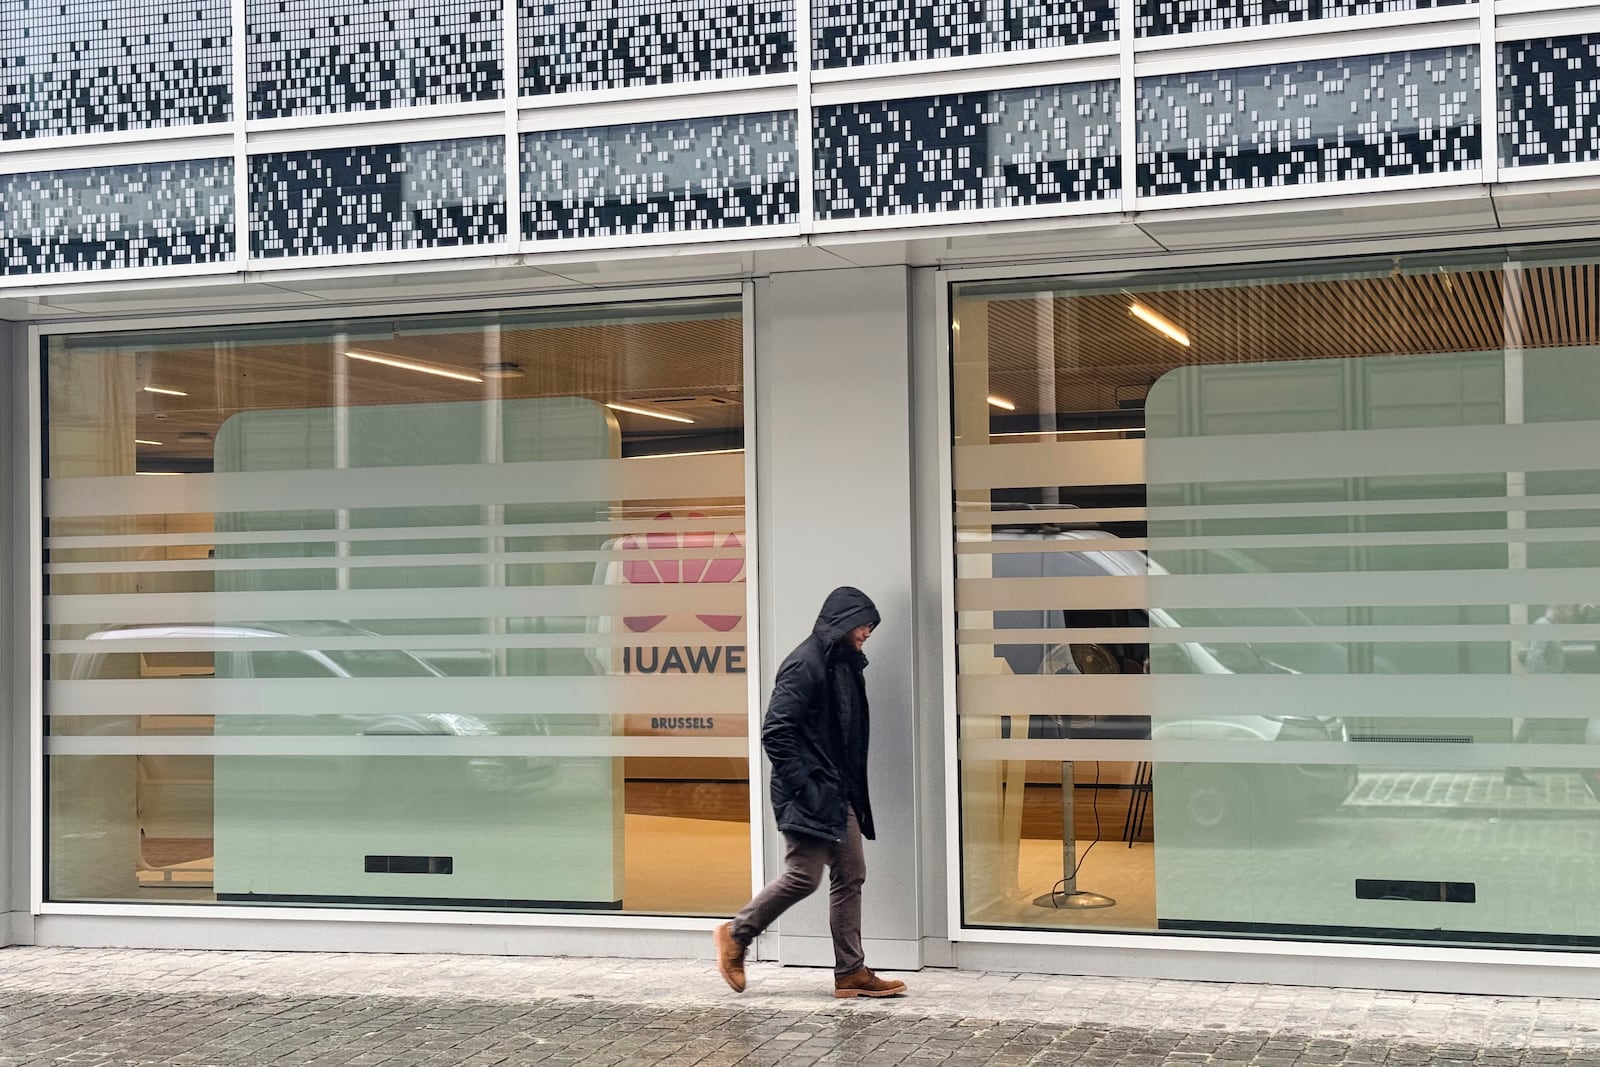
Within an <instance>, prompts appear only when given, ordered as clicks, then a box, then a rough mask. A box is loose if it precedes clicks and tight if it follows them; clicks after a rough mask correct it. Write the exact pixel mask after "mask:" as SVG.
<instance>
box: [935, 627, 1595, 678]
mask: <svg viewBox="0 0 1600 1067" xmlns="http://www.w3.org/2000/svg"><path fill="white" fill-rule="evenodd" d="M1416 641H1423V642H1430V643H1434V642H1441V641H1452V642H1454V641H1490V642H1495V643H1500V644H1506V643H1510V642H1518V641H1520V642H1534V641H1595V642H1600V625H1594V624H1588V623H1570V624H1561V623H1539V624H1537V625H1535V624H1533V623H1439V624H1438V625H1426V624H1423V625H1410V626H1400V625H1389V624H1385V623H1373V624H1371V625H1366V626H1149V627H1143V626H1102V627H1091V626H1085V627H1053V628H1043V627H1041V628H1039V629H1037V630H1030V629H1021V628H1018V629H1007V630H978V629H963V630H961V631H960V632H959V633H957V635H956V642H957V643H958V644H963V645H1018V644H1025V645H1043V644H1078V645H1081V644H1094V643H1101V644H1135V645H1184V644H1258V645H1259V644H1275V645H1302V644H1319V645H1320V644H1366V643H1374V642H1416ZM1596 688H1597V689H1600V680H1597V686H1596Z"/></svg>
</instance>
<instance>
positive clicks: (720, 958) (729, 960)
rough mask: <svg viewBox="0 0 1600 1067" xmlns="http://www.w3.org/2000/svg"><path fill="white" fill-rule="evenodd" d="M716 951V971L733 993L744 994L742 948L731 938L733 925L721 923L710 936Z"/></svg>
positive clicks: (737, 941) (734, 938)
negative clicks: (719, 972)
mask: <svg viewBox="0 0 1600 1067" xmlns="http://www.w3.org/2000/svg"><path fill="white" fill-rule="evenodd" d="M711 941H712V943H713V944H714V945H715V946H716V949H717V970H719V971H721V972H722V980H723V981H724V982H727V983H728V986H729V988H731V989H732V990H733V991H734V992H735V993H743V992H744V946H743V945H741V944H739V940H738V938H736V937H734V936H733V924H732V923H723V924H722V925H721V926H719V927H717V928H716V930H715V931H714V932H713V933H712V934H711Z"/></svg>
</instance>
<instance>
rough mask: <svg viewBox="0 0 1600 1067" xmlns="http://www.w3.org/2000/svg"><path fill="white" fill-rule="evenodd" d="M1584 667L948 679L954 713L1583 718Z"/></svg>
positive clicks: (1590, 681)
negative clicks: (1514, 671)
mask: <svg viewBox="0 0 1600 1067" xmlns="http://www.w3.org/2000/svg"><path fill="white" fill-rule="evenodd" d="M1597 681H1600V679H1597V677H1596V676H1595V675H1592V674H1591V675H1584V674H1519V675H1508V674H1444V675H1440V674H1328V675H1317V676H1315V677H1314V678H1313V677H1310V676H1307V675H1298V674H1171V675H1167V674H1110V675H1092V674H1091V675H1073V674H1056V675H1049V674H1040V675H1033V674H1023V675H1011V674H973V675H963V676H961V677H960V678H958V679H957V680H956V696H957V699H958V700H959V702H960V708H961V716H962V717H963V718H965V717H967V716H969V715H972V716H993V715H1151V714H1156V715H1157V716H1158V718H1159V720H1161V721H1171V720H1177V719H1200V718H1230V717H1238V716H1242V715H1303V716H1321V717H1325V718H1342V717H1347V716H1359V717H1362V718H1430V719H1432V718H1456V717H1462V718H1489V719H1509V718H1513V717H1520V716H1538V717H1541V718H1553V719H1586V718H1589V717H1591V716H1594V715H1595V714H1596V711H1597V701H1596V697H1595V685H1596V682H1597Z"/></svg>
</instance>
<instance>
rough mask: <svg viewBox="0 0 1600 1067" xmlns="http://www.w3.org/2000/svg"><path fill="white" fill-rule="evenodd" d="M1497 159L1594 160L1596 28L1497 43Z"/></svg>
mask: <svg viewBox="0 0 1600 1067" xmlns="http://www.w3.org/2000/svg"><path fill="white" fill-rule="evenodd" d="M1500 158H1501V161H1502V162H1504V163H1505V164H1506V165H1507V166H1513V167H1517V166H1536V165H1538V164H1542V163H1583V162H1592V161H1594V160H1597V159H1600V33H1584V34H1577V35H1575V36H1571V37H1545V38H1540V39H1537V40H1531V41H1505V42H1503V43H1501V45H1500Z"/></svg>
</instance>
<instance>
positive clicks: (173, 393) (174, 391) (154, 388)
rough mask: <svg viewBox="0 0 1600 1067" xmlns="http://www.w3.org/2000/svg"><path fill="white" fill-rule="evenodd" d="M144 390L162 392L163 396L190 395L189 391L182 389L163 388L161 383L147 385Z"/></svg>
mask: <svg viewBox="0 0 1600 1067" xmlns="http://www.w3.org/2000/svg"><path fill="white" fill-rule="evenodd" d="M144 391H145V392H147V393H160V394H161V395H162V396H188V395H189V394H188V393H185V392H184V391H183V390H181V389H163V388H161V387H160V386H159V385H147V386H145V387H144Z"/></svg>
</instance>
